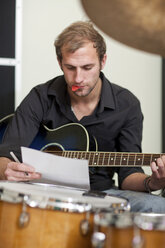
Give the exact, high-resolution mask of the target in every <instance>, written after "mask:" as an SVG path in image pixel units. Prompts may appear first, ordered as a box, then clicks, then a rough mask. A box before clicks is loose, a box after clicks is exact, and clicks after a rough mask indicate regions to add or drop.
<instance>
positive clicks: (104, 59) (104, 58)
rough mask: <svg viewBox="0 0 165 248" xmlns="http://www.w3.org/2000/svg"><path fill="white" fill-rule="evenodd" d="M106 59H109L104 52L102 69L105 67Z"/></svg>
mask: <svg viewBox="0 0 165 248" xmlns="http://www.w3.org/2000/svg"><path fill="white" fill-rule="evenodd" d="M106 60H107V55H106V54H104V57H103V59H102V61H101V70H102V69H104V66H105V63H106Z"/></svg>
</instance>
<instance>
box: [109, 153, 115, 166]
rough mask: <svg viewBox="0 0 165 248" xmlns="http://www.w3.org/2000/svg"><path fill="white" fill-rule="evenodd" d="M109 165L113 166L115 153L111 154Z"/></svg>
mask: <svg viewBox="0 0 165 248" xmlns="http://www.w3.org/2000/svg"><path fill="white" fill-rule="evenodd" d="M109 165H115V153H113V152H111V156H110V159H109Z"/></svg>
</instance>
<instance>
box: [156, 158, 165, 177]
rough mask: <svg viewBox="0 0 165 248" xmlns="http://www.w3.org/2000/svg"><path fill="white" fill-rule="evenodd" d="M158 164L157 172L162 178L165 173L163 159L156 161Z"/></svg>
mask: <svg viewBox="0 0 165 248" xmlns="http://www.w3.org/2000/svg"><path fill="white" fill-rule="evenodd" d="M156 163H157V170H158V172H159V174H160V176H163V174H164V171H165V167H164V162H163V159H162V158H158V159H157V161H156Z"/></svg>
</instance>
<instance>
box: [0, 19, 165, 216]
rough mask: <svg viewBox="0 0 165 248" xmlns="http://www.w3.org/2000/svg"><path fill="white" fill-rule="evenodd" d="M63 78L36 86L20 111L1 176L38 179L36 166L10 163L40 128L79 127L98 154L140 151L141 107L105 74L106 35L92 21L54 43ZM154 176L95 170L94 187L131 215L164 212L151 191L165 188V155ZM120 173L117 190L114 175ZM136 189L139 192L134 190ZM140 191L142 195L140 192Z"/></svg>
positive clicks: (135, 170)
mask: <svg viewBox="0 0 165 248" xmlns="http://www.w3.org/2000/svg"><path fill="white" fill-rule="evenodd" d="M55 47H56V54H57V59H58V62H59V66H60V67H61V70H62V71H63V74H64V75H62V76H59V77H56V78H54V79H52V80H50V81H48V82H47V83H45V84H41V85H38V86H36V87H34V88H33V89H32V90H31V92H30V93H29V94H28V96H27V97H26V98H25V99H24V100H23V102H22V103H21V105H20V106H19V107H18V108H17V110H16V113H15V115H14V118H13V120H12V122H11V124H10V125H9V127H8V128H7V131H6V133H5V135H4V140H3V144H2V145H1V149H0V152H1V153H0V155H1V159H0V178H1V179H3V180H4V179H6V180H12V181H27V180H32V179H36V178H40V177H41V175H40V174H39V173H37V172H35V171H34V168H33V167H29V166H26V165H25V164H22V163H17V162H12V161H11V160H12V158H11V157H10V154H9V152H10V151H11V150H13V151H14V153H16V155H17V156H18V157H19V158H20V159H21V157H20V146H29V145H30V144H31V143H32V141H33V139H34V137H35V136H36V134H37V133H38V130H39V128H40V126H41V125H43V124H44V125H46V126H48V127H49V128H53V129H55V128H57V127H60V126H62V125H65V124H67V123H74V122H76V123H80V124H82V125H83V126H84V127H85V128H86V129H87V131H88V133H89V136H90V140H91V143H90V148H91V150H94V149H95V143H94V139H93V137H95V139H96V140H97V143H98V150H99V151H109V152H110V151H111V152H113V151H119V152H141V139H142V121H143V115H142V113H141V108H140V103H139V101H138V99H137V98H136V97H135V96H134V95H133V94H132V93H131V92H129V91H128V90H126V89H124V88H122V87H119V86H117V85H115V84H111V83H110V82H109V81H108V80H107V79H106V77H105V76H104V74H103V73H102V72H101V70H102V69H103V68H104V66H105V63H106V45H105V42H104V40H103V37H102V36H101V35H100V34H99V33H98V32H97V31H96V30H95V29H94V28H93V26H92V24H90V23H88V22H76V23H73V24H72V25H70V26H69V27H68V28H66V29H65V30H64V31H63V32H62V33H61V34H60V35H59V36H58V38H57V39H56V41H55ZM151 170H152V175H151V176H150V177H148V176H147V175H145V174H144V172H143V170H142V168H138V167H137V168H136V167H134V168H133V167H131V168H127V167H121V168H118V167H115V168H107V167H104V168H91V169H90V183H91V189H94V190H102V191H106V192H108V193H112V194H114V195H119V196H121V197H127V198H128V199H129V201H130V203H131V206H132V211H154V212H165V199H164V198H162V197H156V196H152V195H150V194H148V193H142V192H149V191H154V190H158V189H162V188H164V187H165V157H164V156H163V157H162V158H159V159H157V161H156V162H152V163H151ZM115 172H116V173H118V181H119V189H120V190H117V189H114V188H113V186H114V185H113V180H112V177H113V175H114V173H115ZM135 191H136V192H135ZM137 191H139V192H137Z"/></svg>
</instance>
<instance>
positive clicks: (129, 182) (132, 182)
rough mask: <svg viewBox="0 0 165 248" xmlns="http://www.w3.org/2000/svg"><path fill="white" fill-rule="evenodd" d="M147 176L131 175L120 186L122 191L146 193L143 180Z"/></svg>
mask: <svg viewBox="0 0 165 248" xmlns="http://www.w3.org/2000/svg"><path fill="white" fill-rule="evenodd" d="M146 177H147V175H145V174H143V173H133V174H131V175H129V176H128V177H126V178H125V179H124V181H123V183H122V185H121V188H122V189H124V190H134V191H146V188H145V185H144V179H145V178H146Z"/></svg>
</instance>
